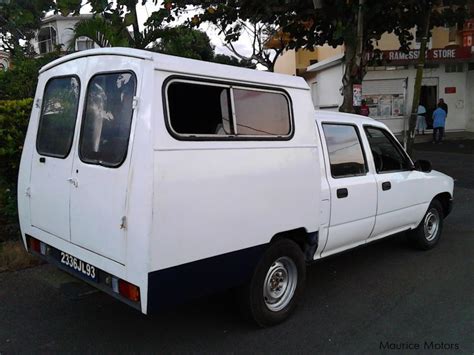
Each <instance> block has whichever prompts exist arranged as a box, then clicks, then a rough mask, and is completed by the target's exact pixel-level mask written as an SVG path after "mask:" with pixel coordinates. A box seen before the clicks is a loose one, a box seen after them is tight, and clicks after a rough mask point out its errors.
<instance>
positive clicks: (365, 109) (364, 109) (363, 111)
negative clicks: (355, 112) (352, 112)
mask: <svg viewBox="0 0 474 355" xmlns="http://www.w3.org/2000/svg"><path fill="white" fill-rule="evenodd" d="M369 113H370V110H369V106H368V105H367V102H366V101H365V100H362V102H361V104H360V114H361V115H362V116H367V117H368V116H369Z"/></svg>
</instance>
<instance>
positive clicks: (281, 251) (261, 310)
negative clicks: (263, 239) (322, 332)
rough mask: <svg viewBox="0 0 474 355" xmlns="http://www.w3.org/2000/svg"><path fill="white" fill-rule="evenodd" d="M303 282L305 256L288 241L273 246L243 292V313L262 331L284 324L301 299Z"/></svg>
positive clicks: (260, 262) (277, 242)
mask: <svg viewBox="0 0 474 355" xmlns="http://www.w3.org/2000/svg"><path fill="white" fill-rule="evenodd" d="M305 279H306V265H305V261H304V255H303V252H302V251H301V249H300V248H299V247H298V245H297V244H296V243H294V242H293V241H291V240H288V239H281V240H278V241H276V242H274V243H272V244H271V245H270V247H269V248H268V249H267V251H266V252H265V253H264V255H263V257H262V259H261V260H260V261H259V263H258V265H257V267H256V269H255V272H254V274H253V277H252V279H251V280H250V282H249V283H248V284H247V285H246V286H245V287H244V288H243V292H242V300H241V301H242V303H243V305H244V311H245V312H246V313H247V315H249V316H250V317H251V318H252V319H253V320H254V321H255V322H256V323H257V324H258V325H260V326H262V327H265V326H271V325H275V324H278V323H280V322H282V321H284V320H285V319H286V318H288V317H289V316H290V314H291V313H292V312H293V310H294V308H295V307H296V305H297V303H298V301H299V299H300V298H301V295H302V292H303V289H304V284H305Z"/></svg>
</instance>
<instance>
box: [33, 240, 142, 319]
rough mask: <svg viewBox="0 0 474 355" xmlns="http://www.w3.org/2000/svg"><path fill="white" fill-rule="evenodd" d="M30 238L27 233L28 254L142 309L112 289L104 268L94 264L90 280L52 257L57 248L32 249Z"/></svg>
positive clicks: (138, 303)
mask: <svg viewBox="0 0 474 355" xmlns="http://www.w3.org/2000/svg"><path fill="white" fill-rule="evenodd" d="M30 238H32V237H31V236H29V235H26V245H27V251H28V252H29V253H30V254H32V255H34V256H36V257H38V258H40V259H42V260H44V261H46V262H47V263H49V264H51V265H54V266H56V267H57V268H58V269H60V270H62V271H64V272H66V273H68V274H69V275H71V276H74V277H75V278H77V279H79V280H81V281H84V282H86V283H87V284H89V285H91V286H92V287H94V288H97V289H99V290H101V291H103V292H105V293H107V294H108V295H110V296H112V297H114V298H116V299H118V300H119V301H121V302H124V303H126V304H127V305H129V306H130V307H133V308H135V309H137V310H138V311H140V312H141V311H142V309H141V303H140V302H133V301H131V300H129V299H127V298H125V297H123V296H122V295H120V294H119V293H116V292H114V291H113V289H112V286H111V284H110V278H111V277H113V276H114V275H111V274H109V273H107V272H105V271H104V270H101V269H99V268H98V267H96V266H94V267H95V269H96V273H97V275H98V276H97V282H95V281H91V280H89V279H88V278H87V277H86V276H83V275H82V274H80V273H77V272H74V271H73V270H72V269H70V268H68V267H67V266H65V265H64V264H62V263H60V262H59V261H58V259H56V258H55V257H54V255H55V254H57V253H60V252H61V251H60V250H59V249H57V248H55V247H53V246H51V245H48V244H46V243H45V244H46V252H45V254H41V253H38V252H36V251H34V250H32V249H31V248H29V247H28V246H29V245H30V242H29V239H30Z"/></svg>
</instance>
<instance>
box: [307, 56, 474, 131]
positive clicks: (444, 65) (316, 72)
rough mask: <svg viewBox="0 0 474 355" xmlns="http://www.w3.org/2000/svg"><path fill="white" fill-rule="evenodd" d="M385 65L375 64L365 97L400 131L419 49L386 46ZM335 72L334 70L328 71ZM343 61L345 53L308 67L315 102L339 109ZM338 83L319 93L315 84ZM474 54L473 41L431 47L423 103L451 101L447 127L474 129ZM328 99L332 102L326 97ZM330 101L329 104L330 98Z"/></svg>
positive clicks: (374, 114)
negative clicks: (407, 50)
mask: <svg viewBox="0 0 474 355" xmlns="http://www.w3.org/2000/svg"><path fill="white" fill-rule="evenodd" d="M382 55H383V57H384V59H385V62H386V63H389V64H387V65H385V66H380V67H370V68H369V70H368V71H367V74H366V75H365V78H364V81H363V83H362V98H363V99H365V100H366V102H367V104H368V106H369V109H370V116H371V117H373V118H375V119H377V120H380V121H383V122H384V123H385V124H387V125H388V126H389V127H390V129H391V130H392V131H393V132H396V133H398V132H401V131H403V130H404V128H405V127H406V125H407V119H408V117H409V115H410V111H411V103H412V100H413V89H414V83H415V76H416V67H415V66H416V63H417V61H418V58H419V55H420V54H419V50H410V51H409V52H408V53H403V52H401V51H384V52H382ZM329 73H331V75H328V74H329ZM342 73H343V64H342V61H341V59H340V58H339V59H338V60H334V61H326V63H322V62H321V63H317V64H316V65H312V66H310V67H308V74H309V75H308V76H307V81H308V83H309V84H310V87H311V89H312V91H313V92H312V95H313V98H317V99H318V100H319V101H316V100H315V107H316V108H320V109H332V110H337V107H338V106H339V105H340V104H341V103H342V96H341V90H340V88H341V86H342V83H341V81H342ZM335 82H337V83H341V84H339V85H338V90H334V89H333V90H331V92H330V93H328V92H327V91H325V93H324V95H318V93H316V92H314V90H319V91H321V90H324V88H331V87H334V83H335ZM472 89H474V56H473V52H472V51H471V47H455V48H443V49H439V48H435V49H431V50H429V51H427V54H426V64H425V68H424V71H423V81H422V87H421V98H420V103H421V104H422V105H423V106H425V107H426V109H427V111H428V115H427V116H428V119H427V121H428V125H429V127H430V126H431V113H432V112H433V110H434V109H435V108H436V105H437V102H438V99H439V98H443V99H444V101H445V102H446V103H447V104H448V107H449V110H448V119H447V127H446V128H447V130H451V131H455V130H466V129H469V130H472V129H474V117H473V116H474V91H472ZM325 100H326V101H328V102H325ZM329 103H330V104H329Z"/></svg>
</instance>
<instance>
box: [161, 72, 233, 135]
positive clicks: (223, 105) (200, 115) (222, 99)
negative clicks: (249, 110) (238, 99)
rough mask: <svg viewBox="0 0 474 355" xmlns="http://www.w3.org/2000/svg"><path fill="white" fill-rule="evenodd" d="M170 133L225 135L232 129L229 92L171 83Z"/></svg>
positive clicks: (224, 88)
mask: <svg viewBox="0 0 474 355" xmlns="http://www.w3.org/2000/svg"><path fill="white" fill-rule="evenodd" d="M167 98H168V113H169V118H170V124H171V127H172V129H173V130H174V131H175V132H176V133H178V134H184V135H224V136H225V135H229V134H234V132H233V129H232V115H231V109H230V97H229V88H227V87H222V86H214V85H202V84H194V83H188V82H180V81H175V82H172V83H171V84H170V85H169V86H168V90H167Z"/></svg>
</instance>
